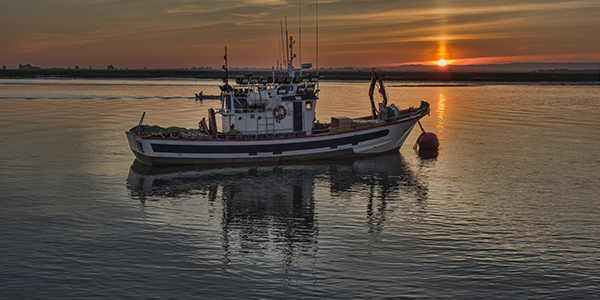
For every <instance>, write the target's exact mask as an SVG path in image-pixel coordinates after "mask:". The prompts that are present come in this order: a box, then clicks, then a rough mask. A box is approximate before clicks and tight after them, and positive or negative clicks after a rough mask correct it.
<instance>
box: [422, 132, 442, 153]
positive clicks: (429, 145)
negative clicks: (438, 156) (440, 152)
mask: <svg viewBox="0 0 600 300" xmlns="http://www.w3.org/2000/svg"><path fill="white" fill-rule="evenodd" d="M417 143H418V144H419V147H420V148H421V149H438V148H439V147H440V141H438V138H437V135H435V133H433V132H423V134H421V136H420V137H419V139H417Z"/></svg>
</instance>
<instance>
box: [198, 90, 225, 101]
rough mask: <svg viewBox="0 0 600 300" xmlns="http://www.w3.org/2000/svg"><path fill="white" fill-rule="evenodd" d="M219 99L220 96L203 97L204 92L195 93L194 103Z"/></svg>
mask: <svg viewBox="0 0 600 300" xmlns="http://www.w3.org/2000/svg"><path fill="white" fill-rule="evenodd" d="M218 99H221V96H220V95H204V92H202V91H200V93H196V101H202V100H218Z"/></svg>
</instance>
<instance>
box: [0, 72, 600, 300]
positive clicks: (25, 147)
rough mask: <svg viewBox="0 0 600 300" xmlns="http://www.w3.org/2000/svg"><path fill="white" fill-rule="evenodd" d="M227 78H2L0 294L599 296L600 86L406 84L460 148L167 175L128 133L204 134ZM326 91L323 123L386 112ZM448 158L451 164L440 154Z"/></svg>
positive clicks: (406, 92)
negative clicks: (177, 130) (135, 148)
mask: <svg viewBox="0 0 600 300" xmlns="http://www.w3.org/2000/svg"><path fill="white" fill-rule="evenodd" d="M217 84H218V82H214V81H192V80H189V81H176V80H58V79H57V80H0V148H1V149H2V150H1V151H0V190H1V194H0V204H1V209H0V237H1V238H0V257H1V259H0V298H3V299H82V298H85V299H109V298H110V299H126V298H131V299H199V298H215V299H246V298H247V299H257V298H274V299H283V298H289V299H307V298H309V299H310V298H323V299H374V298H375V299H378V298H379V299H403V298H411V299H412V298H418V299H498V298H510V299H598V294H599V292H600V288H599V286H600V271H598V270H599V269H600V256H599V254H600V253H599V250H598V249H599V245H600V230H599V221H598V220H599V215H600V209H599V199H600V168H599V167H600V100H599V98H598V95H599V94H600V88H599V87H598V86H597V85H591V86H568V85H567V86H556V85H499V84H497V85H494V84H488V85H471V86H435V85H414V84H405V83H388V84H387V85H388V92H389V95H390V98H391V102H393V103H395V104H396V105H398V106H400V107H407V106H418V105H419V102H420V101H422V100H424V101H428V102H429V103H431V106H432V113H431V115H430V116H429V117H427V118H425V119H424V120H423V121H422V124H423V126H424V127H425V129H426V130H428V131H432V132H435V133H436V134H437V135H438V136H439V138H440V141H441V145H442V148H441V149H440V151H439V153H438V155H437V157H434V158H427V156H419V154H418V153H416V152H415V151H413V149H412V145H413V144H414V142H415V139H416V138H417V136H418V134H419V132H418V128H417V129H416V131H414V132H413V134H412V135H411V137H410V138H409V140H408V141H407V143H406V144H405V146H404V147H403V148H402V149H401V150H400V153H398V154H394V155H386V156H382V157H378V158H372V159H363V160H356V161H343V162H335V163H334V162H321V163H315V164H302V165H278V166H246V167H229V168H193V167H192V168H190V167H187V168H149V167H147V166H144V165H140V164H137V163H135V162H134V157H133V154H132V153H131V152H130V151H129V149H128V146H127V142H126V138H125V134H124V131H126V130H128V129H129V128H131V127H133V126H135V125H136V124H137V123H138V121H139V118H140V116H141V114H142V112H144V111H145V112H146V118H145V123H146V124H155V125H162V126H171V125H175V126H183V127H196V126H197V123H198V121H199V119H201V118H202V117H205V116H206V115H207V113H206V112H207V110H208V108H210V107H220V103H219V102H218V101H204V102H197V101H195V100H194V99H193V98H192V97H193V95H194V93H197V92H199V91H200V90H203V91H204V93H205V94H216V93H217V92H218V87H217ZM367 91H368V83H367V82H358V83H343V82H324V83H322V84H321V100H320V102H319V104H318V105H317V118H318V119H320V120H321V121H329V119H330V118H331V117H332V116H349V117H359V116H364V115H367V114H368V113H367V112H368V111H369V106H370V104H369V102H368V97H367ZM433 156H435V155H433Z"/></svg>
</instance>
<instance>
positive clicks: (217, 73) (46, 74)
mask: <svg viewBox="0 0 600 300" xmlns="http://www.w3.org/2000/svg"><path fill="white" fill-rule="evenodd" d="M314 72H315V71H314V70H310V71H305V73H312V74H314ZM245 73H252V74H253V75H254V76H271V75H272V71H267V70H239V69H236V70H230V71H229V78H230V79H233V78H235V77H236V76H240V75H244V74H245ZM319 74H320V77H321V79H322V80H370V79H371V72H370V71H367V70H352V71H346V70H343V71H337V70H322V71H319ZM380 74H381V77H382V79H383V80H386V81H408V82H600V70H574V71H569V70H564V71H544V72H506V71H496V72H473V71H471V72H468V71H465V72H456V71H436V72H431V71H429V72H428V71H380ZM224 76H225V71H223V70H214V69H213V70H189V69H156V70H141V69H137V70H122V69H121V70H98V69H79V70H77V69H35V70H20V69H4V70H0V79H19V78H21V79H22V78H111V79H118V78H122V79H125V78H145V79H150V78H189V79H216V80H220V79H222V78H223V77H224Z"/></svg>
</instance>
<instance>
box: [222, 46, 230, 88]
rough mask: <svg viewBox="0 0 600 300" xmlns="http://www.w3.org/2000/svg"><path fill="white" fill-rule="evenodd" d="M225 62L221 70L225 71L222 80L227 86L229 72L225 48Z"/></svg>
mask: <svg viewBox="0 0 600 300" xmlns="http://www.w3.org/2000/svg"><path fill="white" fill-rule="evenodd" d="M223 59H224V60H225V64H224V65H223V69H225V78H223V83H225V84H227V82H228V81H229V70H228V69H227V47H225V55H224V56H223Z"/></svg>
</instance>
